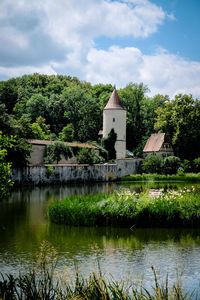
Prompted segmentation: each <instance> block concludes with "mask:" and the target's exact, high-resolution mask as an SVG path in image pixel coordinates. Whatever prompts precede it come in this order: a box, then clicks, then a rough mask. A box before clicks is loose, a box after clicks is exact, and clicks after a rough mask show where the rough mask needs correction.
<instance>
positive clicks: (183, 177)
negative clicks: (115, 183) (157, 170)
mask: <svg viewBox="0 0 200 300" xmlns="http://www.w3.org/2000/svg"><path fill="white" fill-rule="evenodd" d="M120 180H121V181H190V182H194V181H195V182H196V181H199V182H200V173H185V174H180V175H179V174H176V175H160V174H135V175H134V174H133V175H129V176H124V177H122V178H121V179H120Z"/></svg>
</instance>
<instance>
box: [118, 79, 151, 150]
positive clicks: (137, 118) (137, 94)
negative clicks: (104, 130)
mask: <svg viewBox="0 0 200 300" xmlns="http://www.w3.org/2000/svg"><path fill="white" fill-rule="evenodd" d="M147 91H148V88H147V87H146V86H145V85H143V83H140V84H135V83H130V84H128V85H127V86H126V87H125V88H124V89H120V90H119V96H120V99H121V101H122V103H123V104H124V106H125V108H126V110H127V125H126V136H127V140H126V144H127V149H129V150H133V149H135V148H136V147H137V146H138V144H139V143H141V140H142V136H143V133H144V127H143V120H142V105H143V102H144V97H145V93H146V92H147Z"/></svg>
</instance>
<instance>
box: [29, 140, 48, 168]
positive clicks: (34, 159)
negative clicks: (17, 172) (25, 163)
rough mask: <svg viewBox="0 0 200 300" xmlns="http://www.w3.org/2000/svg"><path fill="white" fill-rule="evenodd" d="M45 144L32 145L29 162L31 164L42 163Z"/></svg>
mask: <svg viewBox="0 0 200 300" xmlns="http://www.w3.org/2000/svg"><path fill="white" fill-rule="evenodd" d="M45 148H46V146H45V145H32V152H31V155H30V159H29V163H30V164H31V165H42V164H43V163H44V154H45Z"/></svg>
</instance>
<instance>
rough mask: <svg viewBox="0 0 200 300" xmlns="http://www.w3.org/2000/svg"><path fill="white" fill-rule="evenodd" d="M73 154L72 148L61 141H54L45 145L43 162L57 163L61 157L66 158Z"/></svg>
mask: <svg viewBox="0 0 200 300" xmlns="http://www.w3.org/2000/svg"><path fill="white" fill-rule="evenodd" d="M72 155H73V153H72V150H71V148H70V147H69V146H67V145H65V143H63V142H59V141H58V142H54V143H53V144H51V145H47V147H46V154H45V163H47V164H52V163H54V162H56V163H58V162H59V161H60V160H61V159H62V158H65V159H66V160H67V159H68V158H71V157H72Z"/></svg>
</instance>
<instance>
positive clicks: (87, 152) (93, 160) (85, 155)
mask: <svg viewBox="0 0 200 300" xmlns="http://www.w3.org/2000/svg"><path fill="white" fill-rule="evenodd" d="M76 158H77V162H78V163H79V164H100V163H104V162H105V159H104V158H103V157H101V156H99V155H98V154H97V153H96V152H95V151H94V150H93V149H91V148H82V149H81V150H79V152H78V155H77V157H76Z"/></svg>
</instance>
